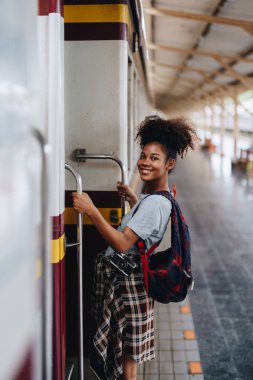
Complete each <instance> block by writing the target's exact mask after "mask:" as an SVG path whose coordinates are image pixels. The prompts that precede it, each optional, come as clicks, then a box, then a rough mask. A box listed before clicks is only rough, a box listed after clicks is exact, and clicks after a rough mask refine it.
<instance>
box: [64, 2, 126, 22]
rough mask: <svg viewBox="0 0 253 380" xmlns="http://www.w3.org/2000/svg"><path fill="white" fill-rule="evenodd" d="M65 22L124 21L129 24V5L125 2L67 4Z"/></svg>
mask: <svg viewBox="0 0 253 380" xmlns="http://www.w3.org/2000/svg"><path fill="white" fill-rule="evenodd" d="M64 22H65V23H86V22H97V23H99V22H122V23H125V24H128V22H129V16H128V6H127V5H125V4H99V5H65V6H64Z"/></svg>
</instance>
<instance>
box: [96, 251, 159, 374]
mask: <svg viewBox="0 0 253 380" xmlns="http://www.w3.org/2000/svg"><path fill="white" fill-rule="evenodd" d="M130 258H131V257H130ZM132 258H133V259H134V260H136V259H137V260H139V257H138V256H136V255H134V256H132ZM93 287H94V292H93V299H92V313H93V316H94V318H95V321H96V324H97V331H96V334H95V336H94V339H93V344H94V348H95V350H94V353H93V355H92V357H91V367H92V369H93V370H94V372H95V373H96V374H97V375H98V377H99V378H100V379H101V380H115V379H118V378H119V377H120V376H121V375H122V373H123V371H122V354H123V352H125V353H126V354H128V355H129V356H130V357H131V358H132V359H133V360H135V361H136V362H137V363H142V362H145V361H149V360H151V359H153V358H154V357H155V349H154V323H153V318H154V312H153V311H154V301H153V300H152V299H151V298H149V297H147V293H146V290H145V287H144V283H143V273H142V269H141V265H138V266H137V268H136V269H135V270H134V272H133V273H132V274H131V275H130V276H129V277H126V276H124V275H122V274H120V273H119V272H118V271H117V270H116V269H114V268H113V267H112V265H111V264H110V262H109V257H105V256H104V253H100V254H98V255H97V258H96V263H95V275H94V281H93ZM147 300H148V307H147Z"/></svg>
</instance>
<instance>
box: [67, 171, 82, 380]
mask: <svg viewBox="0 0 253 380" xmlns="http://www.w3.org/2000/svg"><path fill="white" fill-rule="evenodd" d="M65 169H66V170H68V171H69V172H70V173H72V174H73V176H74V177H75V180H76V190H77V192H78V193H79V194H81V193H82V178H81V176H80V174H78V173H76V172H75V171H74V170H73V168H72V167H71V166H70V165H69V164H65ZM77 240H78V241H77V242H75V243H69V244H65V248H68V247H73V246H77V255H78V327H79V334H78V336H79V337H78V346H79V347H78V348H79V380H83V378H84V363H83V307H82V306H83V272H82V268H83V254H82V253H83V215H82V214H80V213H78V223H77Z"/></svg>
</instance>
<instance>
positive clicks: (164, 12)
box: [144, 7, 253, 35]
mask: <svg viewBox="0 0 253 380" xmlns="http://www.w3.org/2000/svg"><path fill="white" fill-rule="evenodd" d="M144 11H145V12H146V13H147V14H150V15H152V16H170V17H178V18H185V19H188V20H195V21H204V22H208V23H211V24H222V25H229V26H237V27H241V28H243V29H244V30H245V31H246V32H247V33H249V34H251V35H253V23H252V22H251V21H246V20H240V19H233V18H225V17H219V16H209V15H204V14H198V13H190V12H182V11H175V10H172V9H163V8H154V7H153V8H145V9H144Z"/></svg>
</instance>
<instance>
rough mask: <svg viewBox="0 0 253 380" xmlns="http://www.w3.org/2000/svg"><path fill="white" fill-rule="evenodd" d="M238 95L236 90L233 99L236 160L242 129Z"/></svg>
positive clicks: (235, 158)
mask: <svg viewBox="0 0 253 380" xmlns="http://www.w3.org/2000/svg"><path fill="white" fill-rule="evenodd" d="M237 97H238V95H237V91H236V90H235V93H234V96H233V101H234V131H233V137H234V160H235V161H236V160H237V158H238V156H237V146H238V139H239V137H240V130H239V116H238V98H237Z"/></svg>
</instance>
